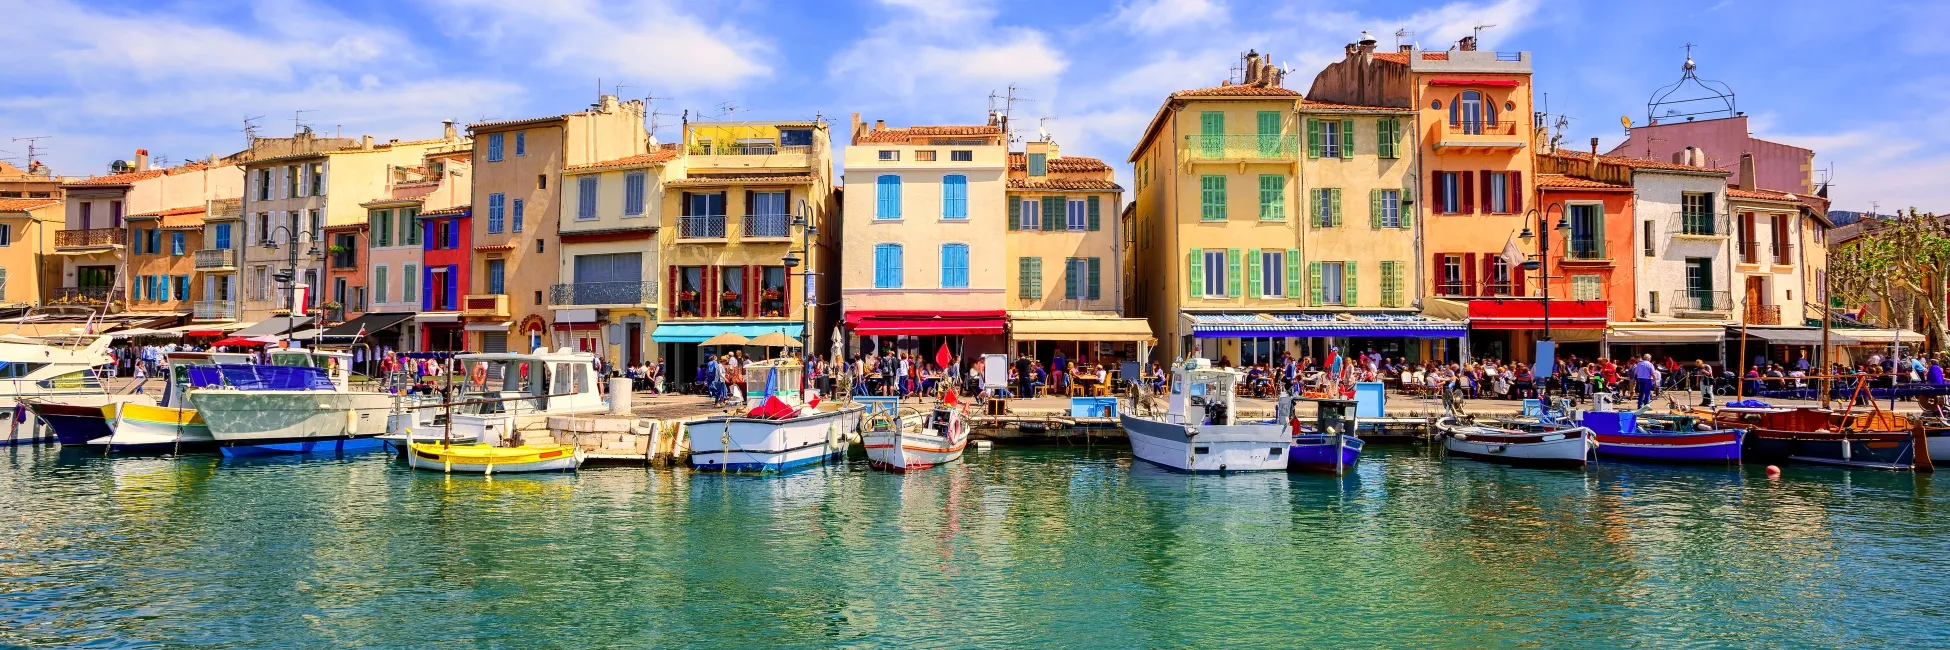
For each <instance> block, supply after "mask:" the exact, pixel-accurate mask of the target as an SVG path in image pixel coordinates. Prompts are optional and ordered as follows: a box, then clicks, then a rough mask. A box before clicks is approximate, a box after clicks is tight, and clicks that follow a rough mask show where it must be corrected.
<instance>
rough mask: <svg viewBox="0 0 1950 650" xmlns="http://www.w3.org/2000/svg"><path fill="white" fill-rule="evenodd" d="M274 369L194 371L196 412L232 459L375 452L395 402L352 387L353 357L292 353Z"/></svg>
mask: <svg viewBox="0 0 1950 650" xmlns="http://www.w3.org/2000/svg"><path fill="white" fill-rule="evenodd" d="M270 357H271V364H270V365H239V364H214V365H211V366H207V367H198V368H192V369H191V382H192V384H193V386H194V387H193V388H192V389H191V390H190V391H189V398H190V403H191V405H193V406H195V407H196V410H197V411H198V413H199V414H201V415H202V417H203V421H204V423H205V424H207V425H208V426H209V427H210V435H211V437H213V438H215V439H216V441H217V444H218V446H219V447H218V448H219V449H220V450H222V451H223V454H224V455H225V456H247V455H257V454H279V453H313V452H351V451H369V450H373V449H378V448H380V447H381V446H382V443H380V442H379V440H378V439H376V438H375V436H378V435H379V434H380V433H383V432H384V429H385V426H386V416H387V414H388V411H389V410H390V406H391V405H392V397H391V396H390V395H387V394H386V393H381V392H376V391H355V390H350V389H349V388H348V386H347V383H348V371H347V368H348V367H349V366H350V363H349V362H350V360H351V357H350V355H347V354H345V353H343V352H327V351H322V350H304V349H287V350H274V351H272V352H271V353H270Z"/></svg>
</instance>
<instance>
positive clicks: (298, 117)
mask: <svg viewBox="0 0 1950 650" xmlns="http://www.w3.org/2000/svg"><path fill="white" fill-rule="evenodd" d="M316 112H318V110H317V109H310V108H301V109H298V110H295V111H292V112H291V132H292V133H304V132H305V129H306V127H305V114H306V113H316Z"/></svg>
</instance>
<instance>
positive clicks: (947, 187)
mask: <svg viewBox="0 0 1950 650" xmlns="http://www.w3.org/2000/svg"><path fill="white" fill-rule="evenodd" d="M929 153H933V152H929ZM941 218H943V219H967V218H968V177H967V176H963V175H960V174H949V175H947V176H943V177H941Z"/></svg>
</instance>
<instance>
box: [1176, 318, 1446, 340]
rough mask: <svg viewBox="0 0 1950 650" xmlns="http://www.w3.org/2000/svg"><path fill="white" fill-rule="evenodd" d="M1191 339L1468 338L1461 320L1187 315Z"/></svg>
mask: <svg viewBox="0 0 1950 650" xmlns="http://www.w3.org/2000/svg"><path fill="white" fill-rule="evenodd" d="M1185 318H1186V319H1187V320H1189V321H1191V324H1192V336H1193V337H1196V338H1202V339H1230V338H1250V337H1296V338H1316V337H1327V336H1373V337H1402V338H1418V339H1446V338H1457V337H1461V336H1465V335H1467V334H1468V333H1469V326H1468V324H1467V323H1464V322H1462V321H1453V320H1443V319H1440V318H1429V317H1427V316H1422V315H1419V314H1385V313H1365V314H1360V313H1337V314H1185Z"/></svg>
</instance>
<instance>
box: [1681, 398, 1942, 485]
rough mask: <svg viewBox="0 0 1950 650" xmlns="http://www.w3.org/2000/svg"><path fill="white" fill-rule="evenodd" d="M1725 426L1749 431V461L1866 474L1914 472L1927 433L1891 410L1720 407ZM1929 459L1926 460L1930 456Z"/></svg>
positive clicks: (1746, 450) (1746, 452)
mask: <svg viewBox="0 0 1950 650" xmlns="http://www.w3.org/2000/svg"><path fill="white" fill-rule="evenodd" d="M1714 423H1715V424H1717V425H1718V426H1722V427H1736V428H1743V429H1748V433H1747V437H1746V440H1745V447H1744V449H1743V452H1744V455H1745V458H1747V459H1751V460H1763V461H1794V462H1801V463H1813V464H1818V465H1838V466H1842V467H1855V468H1862V469H1891V470H1906V469H1914V468H1915V467H1916V465H1917V459H1916V448H1917V444H1918V441H1921V440H1927V438H1926V437H1925V434H1924V430H1923V428H1922V427H1920V426H1916V424H1915V423H1912V422H1911V421H1910V420H1909V418H1908V417H1905V416H1902V415H1898V414H1895V413H1890V412H1887V411H1880V410H1876V411H1871V412H1865V413H1850V412H1843V413H1836V412H1834V411H1832V410H1829V409H1823V408H1819V407H1813V406H1797V407H1771V406H1770V407H1722V408H1720V409H1719V410H1718V411H1716V412H1715V413H1714ZM1926 458H1927V457H1926Z"/></svg>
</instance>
